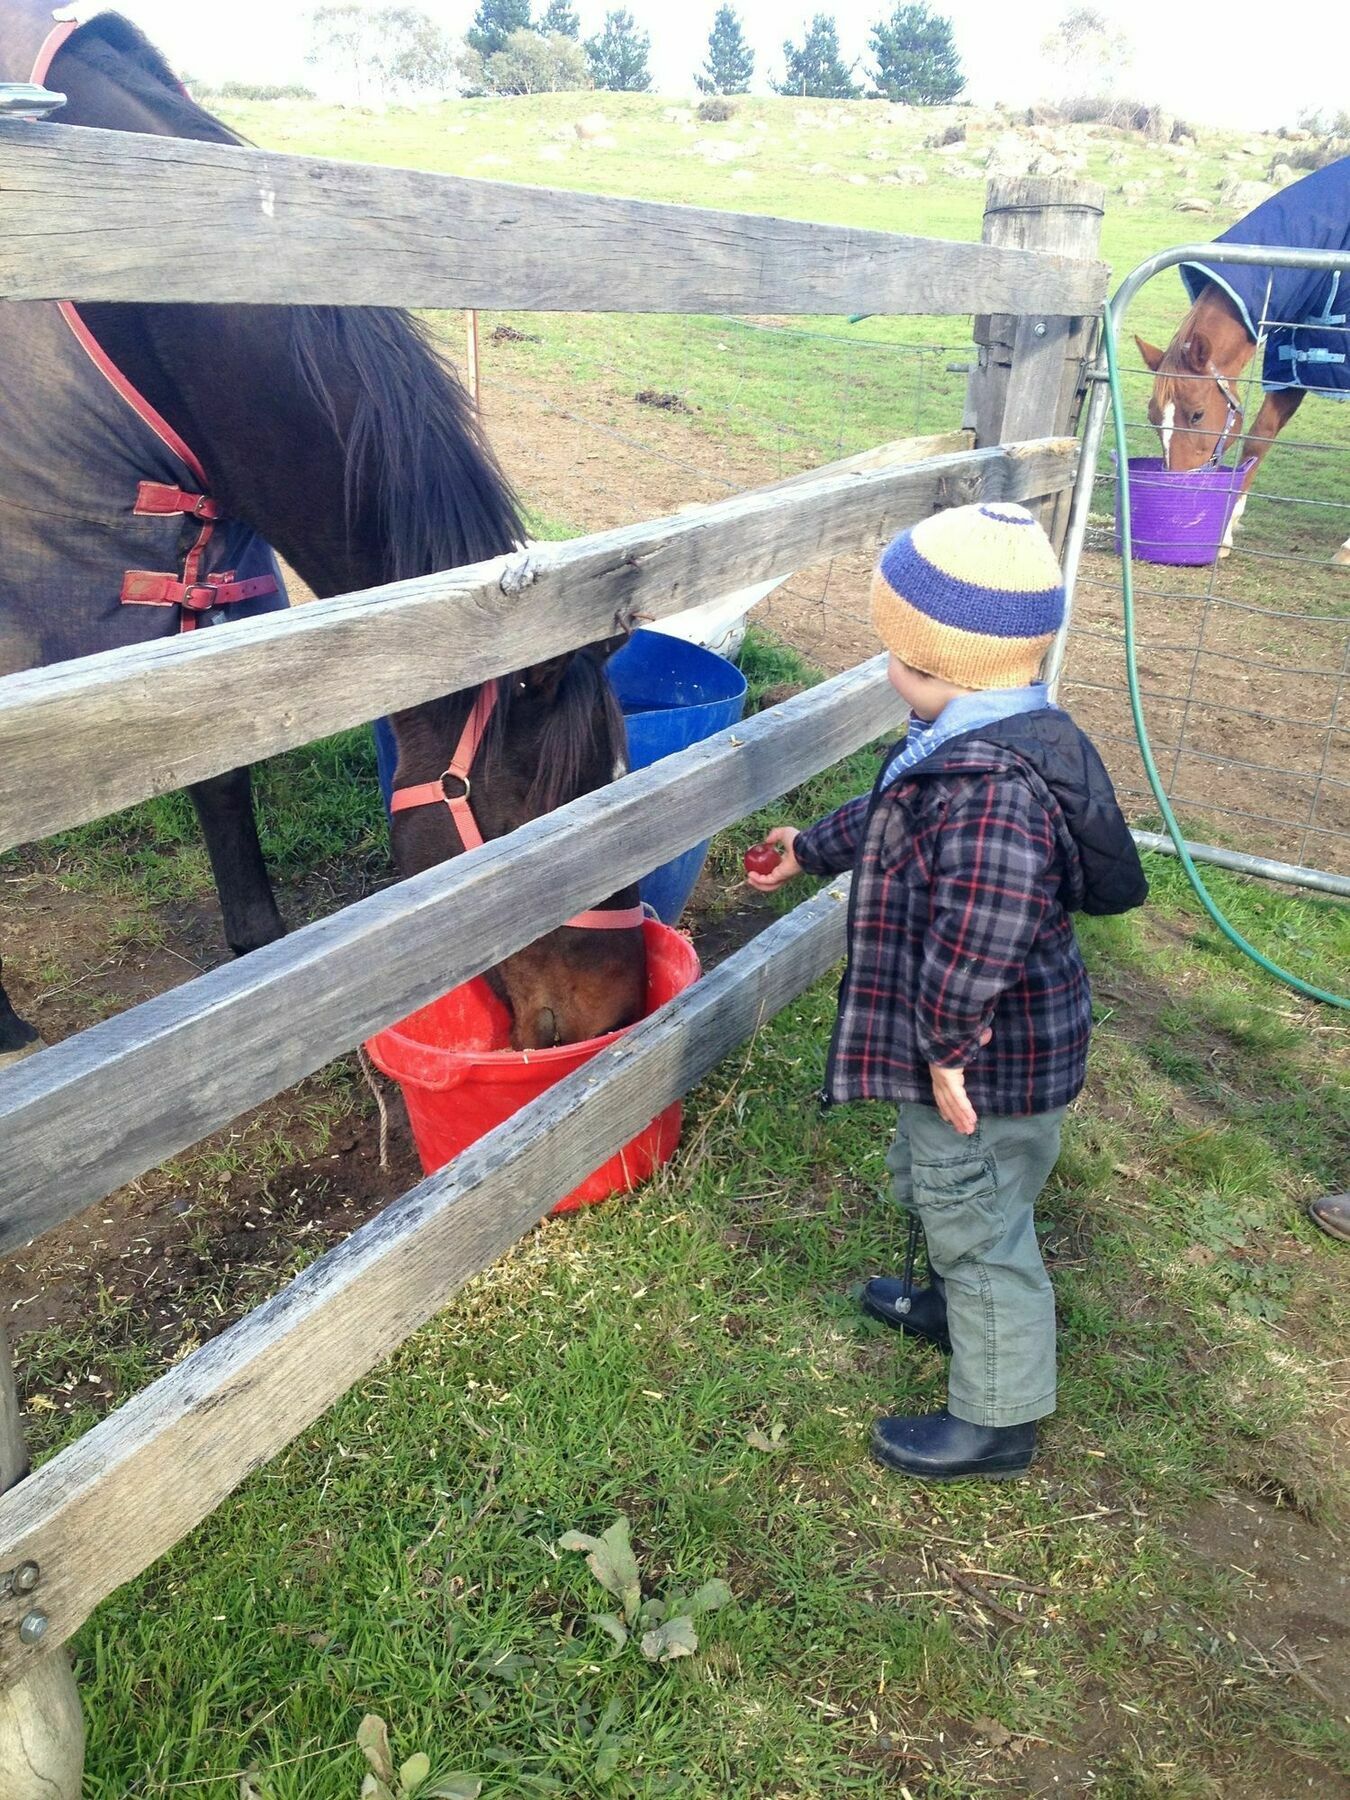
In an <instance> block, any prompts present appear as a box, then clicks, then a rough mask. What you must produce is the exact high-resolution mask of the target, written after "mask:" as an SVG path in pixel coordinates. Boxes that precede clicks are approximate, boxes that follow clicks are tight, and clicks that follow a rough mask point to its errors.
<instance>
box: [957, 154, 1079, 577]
mask: <svg viewBox="0 0 1350 1800" xmlns="http://www.w3.org/2000/svg"><path fill="white" fill-rule="evenodd" d="M1105 208H1106V190H1105V188H1103V187H1102V186H1101V185H1100V184H1099V183H1098V182H1095V181H1070V180H1066V179H1064V178H1063V177H1061V176H1058V175H1013V176H997V177H995V178H994V179H993V180H992V181H990V183H989V186H988V189H987V192H986V196H985V205H984V229H983V231H982V233H981V239H982V241H983V242H984V243H986V244H996V245H998V246H999V247H1000V248H1015V249H1021V250H1047V251H1051V252H1053V253H1055V254H1056V255H1059V256H1072V257H1074V258H1076V259H1077V260H1079V261H1082V262H1096V261H1097V260H1098V246H1099V244H1100V241H1101V231H1102V214H1103V212H1104V211H1105ZM1096 326H1097V321H1096V318H1095V317H1094V316H1093V315H1091V314H1089V315H1088V316H1086V317H1084V318H1054V317H1051V316H1049V315H1046V314H1037V313H1027V314H1022V315H1018V314H1011V313H996V314H993V315H989V314H986V315H984V316H982V317H977V318H976V320H975V333H974V335H975V342H976V344H977V345H978V346H979V362H978V364H977V366H976V367H975V368H974V369H972V370H971V373H970V380H969V382H968V384H967V388H966V417H965V423H966V424H967V425H968V426H971V427H973V428H974V431H975V444H976V448H977V449H984V448H986V446H988V445H991V444H1015V443H1019V442H1021V441H1022V440H1023V439H1026V438H1038V437H1067V436H1071V435H1072V433H1073V431H1074V430H1075V428H1076V426H1077V423H1078V414H1079V410H1080V408H1081V405H1082V401H1083V394H1084V391H1085V377H1086V371H1087V366H1088V358H1089V356H1090V354H1091V352H1092V349H1093V345H1094V339H1095V333H1096ZM1070 500H1071V496H1070V495H1069V494H1057V495H1055V496H1054V497H1053V498H1051V499H1049V500H1046V501H1044V502H1043V503H1042V505H1041V509H1040V511H1041V519H1042V522H1043V523H1044V525H1045V528H1046V530H1047V531H1048V532H1049V533H1050V535H1051V537H1052V538H1053V539H1054V541H1055V545H1056V547H1057V548H1059V547H1061V546H1062V545H1063V541H1064V534H1065V532H1066V531H1067V529H1068V523H1069V504H1070Z"/></svg>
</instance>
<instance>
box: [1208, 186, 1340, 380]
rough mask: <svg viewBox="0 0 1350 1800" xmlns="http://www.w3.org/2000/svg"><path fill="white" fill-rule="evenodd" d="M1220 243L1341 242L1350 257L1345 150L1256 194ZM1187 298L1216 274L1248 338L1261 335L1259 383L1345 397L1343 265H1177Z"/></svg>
mask: <svg viewBox="0 0 1350 1800" xmlns="http://www.w3.org/2000/svg"><path fill="white" fill-rule="evenodd" d="M1220 244H1262V245H1268V246H1269V247H1271V248H1272V249H1273V248H1275V247H1276V246H1279V247H1280V248H1281V249H1287V250H1344V251H1346V252H1347V257H1348V258H1350V156H1346V157H1342V158H1341V160H1340V161H1339V162H1334V163H1331V164H1329V165H1328V167H1327V168H1325V169H1318V170H1317V171H1316V173H1315V174H1312V175H1305V176H1304V178H1303V180H1302V181H1296V182H1294V183H1293V184H1292V185H1291V186H1290V187H1287V188H1285V189H1284V190H1283V191H1282V192H1281V193H1278V194H1272V195H1271V197H1270V199H1269V200H1263V201H1262V202H1261V204H1260V206H1258V207H1257V208H1256V209H1255V210H1254V211H1253V212H1249V213H1248V214H1247V216H1246V218H1245V219H1239V220H1238V222H1237V224H1236V225H1234V226H1233V228H1232V230H1231V231H1225V232H1224V234H1223V236H1222V237H1218V238H1215V240H1214V245H1215V248H1216V249H1217V248H1218V246H1219V245H1220ZM1181 279H1182V281H1183V282H1185V284H1186V292H1187V293H1188V294H1189V296H1190V299H1191V302H1192V304H1194V302H1195V301H1196V300H1197V299H1198V298H1199V297H1200V291H1201V289H1202V288H1203V287H1204V286H1205V284H1206V283H1207V282H1210V281H1212V282H1215V283H1216V284H1217V285H1218V286H1219V287H1221V288H1222V289H1223V290H1224V292H1225V293H1226V294H1227V295H1228V297H1229V299H1230V300H1231V301H1232V302H1233V304H1234V306H1236V307H1237V310H1238V313H1239V315H1240V316H1241V319H1242V322H1243V324H1244V325H1245V326H1246V327H1247V332H1248V335H1249V336H1250V338H1251V340H1252V342H1253V343H1259V342H1260V341H1261V339H1262V337H1264V339H1265V345H1266V355H1265V363H1264V366H1263V368H1262V376H1261V381H1262V386H1263V387H1265V388H1266V389H1267V390H1268V391H1271V392H1274V391H1275V390H1277V389H1281V388H1303V389H1305V390H1308V391H1310V392H1314V393H1318V394H1329V395H1330V396H1331V397H1332V398H1334V399H1337V400H1345V399H1347V398H1350V361H1347V353H1348V352H1350V332H1348V331H1347V322H1348V321H1347V313H1350V268H1347V269H1345V270H1339V269H1333V270H1331V271H1330V272H1328V271H1326V270H1325V269H1272V268H1260V267H1251V268H1247V267H1243V266H1240V265H1239V264H1237V263H1226V262H1224V261H1223V259H1222V258H1221V257H1216V258H1215V259H1214V261H1213V262H1211V261H1209V260H1208V259H1206V260H1205V261H1204V262H1187V263H1182V265H1181Z"/></svg>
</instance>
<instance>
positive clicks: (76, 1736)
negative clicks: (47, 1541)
mask: <svg viewBox="0 0 1350 1800" xmlns="http://www.w3.org/2000/svg"><path fill="white" fill-rule="evenodd" d="M27 1473H28V1455H27V1452H26V1451H25V1449H24V1442H23V1426H22V1423H21V1421H20V1418H19V1396H18V1394H17V1392H16V1390H15V1387H14V1369H13V1365H12V1363H11V1362H10V1356H9V1341H8V1339H7V1337H6V1335H5V1331H4V1327H3V1326H0V1493H4V1492H5V1491H6V1489H8V1488H12V1487H15V1486H16V1485H17V1484H18V1483H19V1482H20V1481H22V1480H23V1478H24V1476H25V1475H26V1474H27ZM0 1587H2V1588H3V1589H4V1590H5V1592H6V1593H7V1594H25V1595H31V1596H32V1606H31V1608H30V1609H29V1611H28V1612H27V1613H26V1615H25V1616H24V1618H23V1620H22V1622H21V1624H20V1626H19V1630H20V1631H21V1632H23V1633H25V1634H27V1641H29V1642H31V1643H40V1642H41V1638H42V1633H43V1631H44V1630H45V1629H46V1618H45V1616H44V1614H43V1611H42V1571H41V1569H39V1568H38V1566H37V1564H36V1563H20V1564H19V1566H18V1567H17V1568H15V1569H5V1570H0ZM83 1784H84V1715H83V1713H82V1712H81V1711H80V1697H79V1694H78V1693H77V1692H76V1690H75V1677H74V1675H72V1674H71V1670H70V1661H69V1658H68V1657H67V1655H66V1652H65V1651H64V1649H59V1650H53V1651H52V1653H51V1655H50V1656H44V1657H41V1658H40V1659H39V1660H38V1661H36V1662H35V1663H34V1664H33V1666H32V1668H31V1669H30V1670H29V1672H28V1674H27V1675H25V1676H24V1678H23V1680H22V1681H18V1682H15V1684H14V1685H13V1686H12V1687H6V1688H0V1794H3V1795H4V1800H80V1791H81V1788H82V1787H83Z"/></svg>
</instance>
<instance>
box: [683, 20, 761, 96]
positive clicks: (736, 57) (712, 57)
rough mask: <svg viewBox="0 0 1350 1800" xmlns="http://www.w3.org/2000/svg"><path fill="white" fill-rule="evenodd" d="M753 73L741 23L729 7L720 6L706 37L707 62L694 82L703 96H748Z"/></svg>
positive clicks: (751, 55)
mask: <svg viewBox="0 0 1350 1800" xmlns="http://www.w3.org/2000/svg"><path fill="white" fill-rule="evenodd" d="M754 72H755V53H754V51H753V50H752V49H751V48H750V46H749V44H747V43H746V41H745V33H744V32H743V31H742V30H741V21H740V19H739V18H738V17H737V15H736V13H735V11H734V10H733V9H732V8H731V7H729V6H719V7H718V9H717V17H716V18H715V19H714V20H713V28H712V30H711V31H710V32H709V34H708V60H707V62H706V63H704V65H703V72H702V74H701V75H695V77H694V81H695V84H696V85H697V87H698V89H699V92H700V93H703V94H748V93H749V91H750V78H751V76H752V75H753V74H754Z"/></svg>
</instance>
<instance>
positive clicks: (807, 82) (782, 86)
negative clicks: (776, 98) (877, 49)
mask: <svg viewBox="0 0 1350 1800" xmlns="http://www.w3.org/2000/svg"><path fill="white" fill-rule="evenodd" d="M783 65H784V69H785V71H786V72H785V74H784V78H783V80H782V81H781V82H775V83H774V86H775V87H776V89H777V91H778V92H779V93H780V94H797V95H799V96H801V97H802V98H804V99H806V98H809V99H812V100H856V99H857V98H858V95H859V92H860V91H861V90H860V89H859V87H858V84H857V82H856V81H854V79H853V71H854V69H856V68H857V66H858V65H857V64H856V63H853V64H850V66H849V67H847V68H845V66H844V62H843V59H842V57H841V56H840V54H839V28H838V26H837V25H836V24H835V22H834V20H833V19H832V18H831V16H830V15H829V13H817V14H816V16H815V18H814V19H812V21H811V29H810V30H809V31H808V32H807V34H806V36H805V38H804V39H803V41H802V43H801V44H800V45H797V44H794V43H793V42H792V41H791V39H789V40H788V41H787V42H786V43H785V44H784V45H783Z"/></svg>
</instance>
